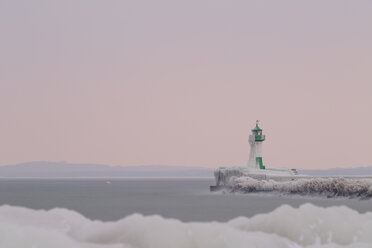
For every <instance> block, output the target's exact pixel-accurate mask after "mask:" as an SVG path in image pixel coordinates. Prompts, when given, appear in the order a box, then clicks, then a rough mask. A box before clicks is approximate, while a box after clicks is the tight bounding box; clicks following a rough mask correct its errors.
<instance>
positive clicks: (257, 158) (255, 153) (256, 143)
mask: <svg viewBox="0 0 372 248" xmlns="http://www.w3.org/2000/svg"><path fill="white" fill-rule="evenodd" d="M264 140H265V135H262V129H261V128H260V127H259V126H258V120H257V121H256V126H255V128H253V129H252V134H251V135H249V139H248V142H249V144H250V146H251V151H250V153H249V159H248V164H247V165H248V168H251V169H261V170H264V169H265V166H264V165H263V161H262V142H263V141H264Z"/></svg>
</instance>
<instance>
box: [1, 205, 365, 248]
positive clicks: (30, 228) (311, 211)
mask: <svg viewBox="0 0 372 248" xmlns="http://www.w3.org/2000/svg"><path fill="white" fill-rule="evenodd" d="M371 230H372V213H365V214H359V213H358V212H356V211H354V210H351V209H349V208H347V207H331V208H322V207H316V206H313V205H311V204H305V205H302V206H301V207H299V208H292V207H290V206H287V205H284V206H281V207H279V208H277V209H276V210H274V211H273V212H271V213H268V214H260V215H256V216H254V217H252V218H246V217H239V218H237V219H233V220H231V221H229V222H227V223H218V222H207V223H198V222H192V223H185V222H181V221H179V220H176V219H165V218H162V217H160V216H142V215H139V214H134V215H131V216H128V217H125V218H124V219H121V220H118V221H116V222H101V221H92V220H89V219H87V218H85V217H83V216H81V215H80V214H78V213H76V212H73V211H70V210H66V209H52V210H49V211H44V210H30V209H26V208H21V207H11V206H1V207H0V247H4V248H5V247H6V248H20V247H37V248H59V247H61V248H62V247H63V248H66V247H68V248H77V247H83V248H147V247H149V248H150V247H151V248H165V247H177V248H212V247H213V248H222V247H224V248H230V247H231V248H243V247H244V248H246V247H257V248H263V247H278V248H299V247H309V248H316V247H322V248H325V247H328V248H336V247H353V248H359V247H372V235H371Z"/></svg>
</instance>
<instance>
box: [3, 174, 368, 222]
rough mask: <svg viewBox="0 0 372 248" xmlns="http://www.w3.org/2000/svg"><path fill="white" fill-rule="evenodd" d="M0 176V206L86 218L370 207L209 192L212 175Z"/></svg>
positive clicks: (203, 217)
mask: <svg viewBox="0 0 372 248" xmlns="http://www.w3.org/2000/svg"><path fill="white" fill-rule="evenodd" d="M109 181H110V183H108V182H107V179H53V180H52V179H49V180H45V179H43V180H41V179H39V180H37V179H27V180H26V179H12V180H10V179H1V180H0V205H3V204H7V205H14V206H24V207H28V208H33V209H51V208H55V207H63V208H68V209H72V210H75V211H77V212H80V213H81V214H83V215H85V216H86V217H88V218H90V219H99V220H104V221H111V220H118V219H121V218H123V217H125V216H127V215H130V214H133V213H141V214H144V215H153V214H159V215H162V216H164V217H167V218H177V219H180V220H183V221H227V220H230V219H233V218H235V217H238V216H248V217H250V216H253V215H255V214H259V213H267V212H271V211H272V210H274V209H275V208H277V207H278V206H280V205H282V204H289V205H292V206H295V207H297V206H299V205H301V204H304V203H307V202H310V203H312V204H315V205H318V206H336V205H346V206H348V207H350V208H353V209H355V210H357V211H358V212H360V213H364V212H366V211H372V200H358V199H345V198H341V199H326V198H321V197H303V196H280V195H272V194H271V195H267V194H248V195H245V194H224V193H221V192H213V193H212V192H209V186H210V185H212V184H213V183H214V182H213V180H212V179H110V180H109Z"/></svg>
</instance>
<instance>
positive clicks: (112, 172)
mask: <svg viewBox="0 0 372 248" xmlns="http://www.w3.org/2000/svg"><path fill="white" fill-rule="evenodd" d="M14 177H22V178H23V177H27V178H66V177H68V178H71V177H72V178H73V177H133V178H135V177H200V178H201V177H213V169H209V168H203V167H193V166H167V165H146V166H109V165H103V164H71V163H66V162H46V161H39V162H27V163H21V164H15V165H7V166H0V178H14Z"/></svg>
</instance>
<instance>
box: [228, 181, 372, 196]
mask: <svg viewBox="0 0 372 248" xmlns="http://www.w3.org/2000/svg"><path fill="white" fill-rule="evenodd" d="M229 186H231V187H232V191H239V192H280V193H288V194H302V195H324V196H327V197H338V196H342V197H359V198H370V197H372V179H347V178H343V177H338V178H306V179H304V178H302V179H297V180H292V181H274V180H256V179H254V178H251V177H232V178H231V179H230V181H229Z"/></svg>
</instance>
